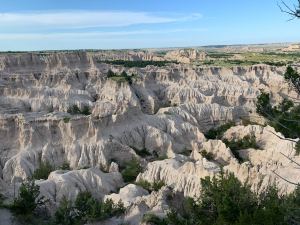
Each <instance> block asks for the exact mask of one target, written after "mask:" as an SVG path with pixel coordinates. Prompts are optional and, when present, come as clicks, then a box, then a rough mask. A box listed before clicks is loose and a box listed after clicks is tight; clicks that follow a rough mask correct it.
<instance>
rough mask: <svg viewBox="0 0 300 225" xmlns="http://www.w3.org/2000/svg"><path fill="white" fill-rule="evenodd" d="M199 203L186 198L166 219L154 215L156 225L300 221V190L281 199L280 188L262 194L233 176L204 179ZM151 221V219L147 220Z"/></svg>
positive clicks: (272, 224) (266, 224)
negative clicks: (254, 191)
mask: <svg viewBox="0 0 300 225" xmlns="http://www.w3.org/2000/svg"><path fill="white" fill-rule="evenodd" d="M201 183H202V192H201V197H200V198H199V199H198V200H193V199H191V198H186V199H185V200H184V203H183V204H182V206H181V207H177V208H173V209H172V210H171V211H170V212H169V213H168V215H167V217H166V218H165V219H163V220H161V219H159V218H157V217H154V216H150V218H148V219H149V221H151V222H152V224H157V225H160V224H169V225H223V224H224V225H249V224H250V225H286V224H299V222H300V217H299V215H300V188H299V187H298V189H297V190H296V191H295V192H294V193H293V194H291V195H288V196H280V195H279V194H278V190H277V188H276V187H273V186H271V187H269V188H268V189H267V190H265V191H264V192H262V193H261V194H260V195H257V194H256V193H253V192H252V191H251V189H250V187H249V186H247V185H244V184H242V183H241V182H240V181H239V180H238V179H237V178H235V177H234V175H233V174H229V175H225V174H223V173H222V174H221V175H220V176H219V177H214V178H212V179H211V178H209V177H207V178H205V179H202V182H201ZM146 219H147V218H146Z"/></svg>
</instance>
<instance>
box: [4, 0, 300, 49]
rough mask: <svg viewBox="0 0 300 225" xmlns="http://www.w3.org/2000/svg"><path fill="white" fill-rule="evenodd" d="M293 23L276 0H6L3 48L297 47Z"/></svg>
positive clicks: (295, 23)
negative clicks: (285, 44)
mask: <svg viewBox="0 0 300 225" xmlns="http://www.w3.org/2000/svg"><path fill="white" fill-rule="evenodd" d="M286 2H287V3H294V2H296V0H286ZM288 19H289V17H288V16H287V15H285V14H283V13H281V12H280V10H279V8H278V6H277V1H276V0H185V1H183V0H109V1H104V0H85V1H84V0H9V1H4V0H3V1H2V2H1V4H0V51H8V50H46V49H48V50H53V49H120V48H155V47H156V48H160V47H189V46H201V45H222V44H251V43H274V42H298V41H300V29H299V28H300V20H294V21H290V22H287V20H288Z"/></svg>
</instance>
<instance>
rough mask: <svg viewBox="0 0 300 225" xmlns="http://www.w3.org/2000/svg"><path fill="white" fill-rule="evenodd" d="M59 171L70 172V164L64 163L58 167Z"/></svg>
mask: <svg viewBox="0 0 300 225" xmlns="http://www.w3.org/2000/svg"><path fill="white" fill-rule="evenodd" d="M59 169H61V170H71V168H70V163H68V162H66V161H64V162H63V164H62V165H61V166H60V167H59Z"/></svg>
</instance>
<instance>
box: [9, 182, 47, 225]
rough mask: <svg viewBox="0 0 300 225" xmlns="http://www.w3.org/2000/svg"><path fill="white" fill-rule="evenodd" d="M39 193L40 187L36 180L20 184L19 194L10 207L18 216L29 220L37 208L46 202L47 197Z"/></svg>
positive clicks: (26, 220)
mask: <svg viewBox="0 0 300 225" xmlns="http://www.w3.org/2000/svg"><path fill="white" fill-rule="evenodd" d="M39 195H40V187H39V186H38V185H35V183H34V181H25V182H23V183H22V184H21V186H20V189H19V196H18V197H17V198H16V199H14V201H13V203H12V205H10V206H8V207H9V208H10V209H11V210H12V211H13V212H14V213H15V214H16V215H17V217H19V218H21V219H22V220H25V222H29V221H31V220H32V219H33V215H34V214H35V213H36V211H37V209H39V208H41V207H43V206H44V205H45V203H46V200H45V198H44V197H40V196H39ZM23 222H24V221H23Z"/></svg>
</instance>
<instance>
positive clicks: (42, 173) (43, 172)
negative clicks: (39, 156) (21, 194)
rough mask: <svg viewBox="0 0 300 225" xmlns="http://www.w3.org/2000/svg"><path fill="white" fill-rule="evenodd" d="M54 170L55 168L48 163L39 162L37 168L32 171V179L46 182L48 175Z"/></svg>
mask: <svg viewBox="0 0 300 225" xmlns="http://www.w3.org/2000/svg"><path fill="white" fill-rule="evenodd" d="M54 170H55V168H54V167H53V166H52V165H51V164H50V163H49V162H43V161H41V163H40V166H39V168H38V169H36V170H35V171H34V173H33V175H32V178H34V179H35V180H40V179H44V180H46V179H47V178H48V176H49V174H50V173H51V172H52V171H54Z"/></svg>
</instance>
